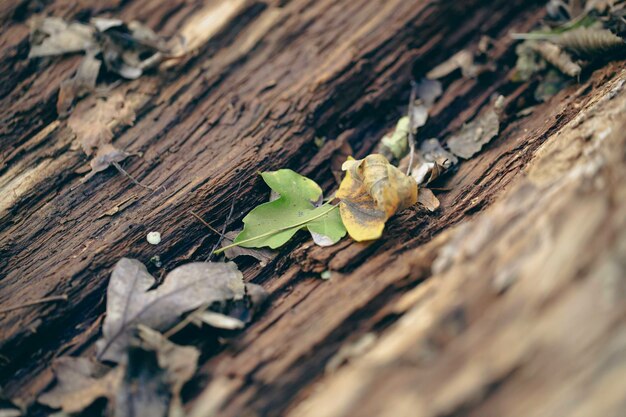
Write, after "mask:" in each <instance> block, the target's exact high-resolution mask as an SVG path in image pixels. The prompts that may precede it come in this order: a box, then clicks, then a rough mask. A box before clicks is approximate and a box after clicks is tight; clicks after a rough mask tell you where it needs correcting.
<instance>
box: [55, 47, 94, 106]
mask: <svg viewBox="0 0 626 417" xmlns="http://www.w3.org/2000/svg"><path fill="white" fill-rule="evenodd" d="M100 64H101V62H100V61H99V60H97V59H96V58H95V55H94V54H93V53H88V54H87V55H85V57H84V58H83V60H82V61H81V63H80V66H79V67H78V70H77V71H76V75H74V77H72V78H70V79H68V80H65V81H63V82H62V83H61V88H60V90H59V97H58V98H57V114H58V115H59V117H67V116H68V115H69V114H70V111H71V110H72V107H73V106H74V102H75V101H76V99H78V98H81V97H82V96H84V95H86V94H87V93H90V92H92V91H93V90H94V89H95V88H96V80H97V79H98V74H99V73H100Z"/></svg>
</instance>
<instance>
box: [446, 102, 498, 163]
mask: <svg viewBox="0 0 626 417" xmlns="http://www.w3.org/2000/svg"><path fill="white" fill-rule="evenodd" d="M503 107H504V97H503V96H499V97H498V98H497V99H496V100H495V102H494V104H493V106H492V108H490V109H489V110H487V111H486V112H484V113H482V114H481V115H480V116H478V117H476V118H475V119H474V120H473V121H471V122H470V123H467V124H465V125H463V127H462V128H461V129H460V130H459V131H458V132H456V133H453V134H452V136H450V137H449V138H448V140H447V144H448V147H449V148H450V151H451V152H452V153H453V154H455V155H456V156H458V157H460V158H463V159H469V158H471V157H472V156H474V154H476V153H477V152H478V151H480V150H481V149H482V147H483V146H484V145H485V144H487V143H489V141H491V139H493V138H494V137H496V136H497V135H498V132H499V130H500V114H501V112H502V109H503Z"/></svg>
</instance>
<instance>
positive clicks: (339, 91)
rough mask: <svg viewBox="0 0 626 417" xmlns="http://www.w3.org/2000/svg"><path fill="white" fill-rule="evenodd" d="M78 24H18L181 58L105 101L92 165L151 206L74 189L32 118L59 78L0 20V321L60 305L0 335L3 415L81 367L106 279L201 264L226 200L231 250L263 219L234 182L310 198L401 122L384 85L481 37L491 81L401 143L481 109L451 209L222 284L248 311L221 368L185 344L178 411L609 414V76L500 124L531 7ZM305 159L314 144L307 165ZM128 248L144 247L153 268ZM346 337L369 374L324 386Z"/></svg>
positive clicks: (80, 8)
mask: <svg viewBox="0 0 626 417" xmlns="http://www.w3.org/2000/svg"><path fill="white" fill-rule="evenodd" d="M84 3H87V2H84ZM84 3H79V4H76V2H67V1H60V0H59V1H53V2H47V3H46V4H45V6H43V11H44V12H45V13H48V14H53V15H59V16H63V17H67V18H73V17H81V18H85V17H87V16H89V15H98V14H102V13H104V14H109V15H114V16H119V17H121V18H123V19H127V20H131V19H139V20H141V21H144V22H145V23H147V24H148V25H150V26H151V27H153V28H155V29H157V30H158V31H159V32H161V33H164V34H169V35H173V34H176V33H183V34H185V35H186V37H187V38H188V39H189V42H190V45H191V46H192V47H194V48H197V53H196V54H194V55H193V56H190V57H189V58H187V59H186V60H185V62H183V63H181V64H179V65H177V66H174V67H171V68H169V69H164V70H163V71H161V72H159V73H157V74H152V75H150V76H147V77H142V78H141V79H140V80H138V81H134V82H129V83H125V84H124V85H122V86H120V87H118V88H121V89H128V93H127V97H128V104H129V105H130V106H132V107H133V108H134V109H135V111H136V113H137V120H136V122H135V124H134V126H132V127H121V128H119V129H117V130H116V137H115V141H114V143H115V144H116V145H118V146H119V147H122V148H124V149H126V150H128V151H131V152H143V157H142V158H134V159H130V160H128V161H125V162H124V167H125V168H126V169H127V170H128V171H129V172H131V173H132V174H133V175H135V176H136V177H138V178H139V179H140V180H141V181H142V182H144V183H146V184H149V185H150V186H152V187H154V188H157V187H161V186H164V187H165V190H163V189H161V190H159V191H157V192H156V193H150V192H148V191H146V190H143V189H140V188H138V187H133V186H132V184H130V183H129V181H128V180H126V179H125V178H123V177H121V176H120V175H119V174H117V173H116V172H115V171H114V170H110V171H107V172H105V173H101V174H99V175H98V176H96V177H95V178H93V179H92V180H91V181H90V182H88V183H86V184H80V177H81V176H82V174H81V173H80V172H82V171H83V169H84V166H85V165H86V164H87V159H86V158H85V156H84V155H83V154H82V152H81V151H80V150H79V149H78V146H77V143H76V139H75V138H74V136H73V134H72V133H71V131H70V130H69V129H68V127H67V125H66V122H65V121H62V120H57V118H56V113H55V106H54V104H55V99H56V92H57V90H58V86H59V84H60V82H61V81H62V80H63V79H64V78H66V77H67V76H68V75H69V74H71V72H72V71H73V70H74V69H75V68H76V66H77V64H78V59H77V58H76V57H68V58H65V59H55V60H47V61H43V60H40V61H35V62H28V61H27V60H26V55H27V53H28V43H27V33H28V29H27V26H26V25H25V24H24V21H25V20H26V19H27V18H28V17H29V16H30V15H31V14H32V13H33V12H35V11H37V10H36V9H37V6H36V5H35V2H32V4H31V3H30V2H23V3H20V4H16V5H8V4H5V5H3V6H2V8H0V20H1V21H2V22H3V29H2V33H1V35H0V54H1V56H2V58H3V59H2V60H1V61H0V62H2V64H0V65H2V67H1V77H2V81H3V82H2V84H1V86H0V100H2V103H1V104H2V106H1V107H0V114H1V116H0V117H1V119H2V121H3V123H2V125H1V126H0V135H1V136H2V139H1V140H2V143H1V146H2V147H1V149H0V151H1V154H0V193H1V195H2V198H1V201H0V242H1V243H0V245H1V246H0V251H1V252H0V271H1V272H0V273H1V274H2V275H1V276H0V278H1V280H0V306H1V307H3V308H4V307H10V306H14V305H19V304H20V303H24V302H27V301H29V300H33V299H38V298H41V297H44V296H47V295H51V294H58V293H67V294H68V295H69V297H70V300H69V302H67V303H56V304H46V305H39V306H33V307H29V308H25V309H21V310H16V311H14V312H12V313H9V314H8V315H5V316H4V317H2V318H0V340H2V342H1V343H0V355H2V356H0V359H1V360H2V368H1V371H0V375H1V378H0V385H2V386H3V387H5V391H6V392H7V393H8V394H9V395H10V396H12V397H17V398H22V399H24V400H25V401H31V400H32V399H33V398H34V397H35V396H36V395H37V394H38V393H39V392H41V390H43V389H44V388H45V387H46V386H47V384H48V383H49V382H50V381H51V374H50V370H49V368H48V365H49V363H50V361H51V359H52V358H53V357H55V356H58V355H61V354H85V355H90V354H92V353H93V342H94V340H95V338H97V337H98V332H99V324H100V320H101V318H102V314H103V312H104V305H105V298H104V295H105V288H106V285H107V279H108V275H109V273H110V269H111V266H112V265H113V264H114V263H115V262H116V261H117V260H118V259H119V258H120V257H122V256H129V257H136V258H138V259H141V260H143V261H145V262H147V261H148V259H150V257H151V256H153V255H155V254H159V255H160V257H161V259H162V260H163V261H164V270H169V269H171V268H172V267H174V266H176V265H177V264H180V263H181V262H184V261H188V260H198V259H204V258H205V257H206V255H207V254H208V252H209V251H210V248H211V247H212V245H213V244H214V242H215V236H213V235H211V234H209V232H207V230H205V229H204V227H203V226H202V225H201V224H199V222H197V221H196V220H195V219H194V218H193V217H192V216H190V215H189V211H190V210H194V211H195V212H198V213H201V214H202V215H203V216H204V217H205V218H206V219H208V220H209V221H211V223H213V224H214V225H216V226H217V225H220V224H222V223H223V222H224V221H225V218H226V215H227V212H228V209H229V207H230V204H231V201H232V199H237V202H236V206H235V207H236V212H235V216H234V218H233V219H232V225H231V228H235V227H237V225H238V224H239V223H238V221H239V220H240V219H241V217H242V216H243V215H244V214H245V213H246V212H247V211H248V210H249V209H250V208H251V207H253V205H255V204H257V203H259V202H261V201H263V200H264V199H265V198H266V197H267V195H266V194H267V193H266V192H265V188H264V186H263V185H262V184H261V182H260V181H259V180H258V178H257V176H256V172H257V171H259V170H268V169H275V168H279V167H290V168H293V169H295V170H297V171H299V172H302V173H304V174H307V175H309V176H311V177H312V178H314V179H315V180H317V181H318V182H320V183H321V184H323V185H324V188H325V189H326V190H327V191H331V190H332V189H333V187H335V184H334V179H333V178H332V174H331V171H330V163H329V161H330V156H331V155H332V153H333V152H334V150H335V149H337V148H339V147H340V146H341V144H342V143H343V141H349V142H350V143H351V145H352V146H353V148H354V149H355V151H356V155H357V156H362V155H365V154H367V153H368V152H370V151H371V149H372V148H373V147H374V145H375V143H376V141H377V140H378V138H379V137H380V136H381V134H382V133H383V132H384V131H385V130H386V129H388V128H390V127H391V126H392V125H393V124H394V121H395V120H396V119H397V117H398V115H399V114H400V113H401V112H402V111H404V108H405V103H406V101H407V97H408V91H407V85H408V82H409V80H410V79H411V78H412V77H413V78H419V77H420V76H422V75H423V74H424V73H426V72H427V71H428V69H430V68H432V67H433V66H434V65H436V64H437V63H439V62H441V61H442V60H443V59H445V58H446V57H448V56H449V55H451V53H452V52H453V51H456V50H458V49H460V48H462V47H466V46H472V45H474V46H475V45H476V43H477V42H478V39H479V38H480V36H481V35H482V34H488V35H490V36H491V37H493V38H494V39H497V40H498V41H497V43H496V47H495V51H496V52H495V56H496V61H497V64H498V71H497V72H496V73H493V74H486V75H485V76H484V77H481V79H479V80H454V81H452V82H451V83H450V84H449V85H447V88H446V91H445V94H444V96H443V97H442V99H441V100H440V101H439V103H438V104H437V106H436V108H435V109H434V111H433V115H432V117H433V118H432V120H431V121H430V122H429V125H428V128H427V129H426V130H425V132H424V133H423V134H424V137H431V136H438V137H443V136H444V135H445V134H446V133H447V132H450V131H451V130H452V129H454V128H457V127H459V126H460V125H461V124H462V123H463V122H465V121H467V120H468V119H469V118H471V117H472V116H473V115H475V114H476V113H477V112H479V111H480V109H481V108H482V107H483V106H484V105H486V104H487V103H488V102H489V98H490V96H491V95H492V94H493V93H494V92H496V91H498V92H500V93H502V94H505V95H506V96H507V114H508V117H507V119H506V120H505V122H504V126H503V127H504V129H503V132H502V134H501V135H500V136H499V137H498V138H497V139H496V140H494V142H493V143H492V144H490V145H489V146H488V147H487V148H486V149H485V150H484V151H483V152H482V153H481V154H479V155H478V156H477V157H475V158H474V159H472V160H471V161H468V162H465V163H463V164H462V165H461V167H460V169H459V171H458V172H457V173H455V174H454V175H453V176H451V177H450V178H449V179H448V180H447V181H446V182H445V183H443V184H442V185H441V186H442V187H447V188H450V189H451V191H450V192H446V193H441V194H439V197H440V199H441V202H442V209H441V210H440V211H439V212H437V213H435V214H429V213H426V212H424V211H421V210H419V209H417V208H414V209H410V210H407V211H405V212H403V213H401V214H400V215H399V216H397V217H396V218H394V219H393V220H392V221H391V222H390V223H389V225H388V228H387V231H386V232H385V235H384V238H383V239H381V240H380V241H377V242H374V243H371V244H355V243H351V242H350V241H348V240H346V241H344V242H342V243H340V244H339V245H337V246H336V247H332V248H318V247H312V246H311V244H310V243H302V242H304V240H301V241H300V242H294V243H293V244H289V245H287V246H286V247H285V248H283V249H282V250H281V251H280V254H279V255H278V256H277V257H276V259H275V260H274V262H272V263H270V264H269V265H268V266H266V267H265V268H260V267H258V266H255V265H253V264H244V265H242V268H243V269H244V274H245V276H246V278H247V279H249V280H253V281H254V282H257V283H260V284H262V285H264V287H265V288H266V289H268V290H269V291H270V292H271V294H272V297H271V304H270V306H269V308H268V309H267V310H266V311H265V313H264V314H263V315H262V316H261V317H260V318H259V320H258V321H257V322H256V323H255V324H254V325H253V326H252V327H251V328H249V329H248V330H246V332H245V333H243V334H242V335H241V336H240V337H238V338H237V339H235V340H234V341H233V342H232V343H231V344H229V345H227V346H226V347H222V348H218V347H215V346H213V345H211V344H210V343H207V346H205V352H206V355H205V356H206V359H205V361H204V364H203V366H202V368H201V371H200V375H199V376H198V378H196V381H194V384H192V385H193V386H192V387H190V389H189V390H188V391H189V392H188V393H187V398H188V399H189V407H190V409H191V410H192V415H193V416H197V417H200V416H209V415H225V416H240V415H246V413H249V414H250V415H255V414H258V415H282V414H289V415H311V416H322V415H329V416H331V415H332V416H340V415H341V416H353V415H394V416H396V415H407V416H408V415H411V416H413V415H424V416H427V415H428V416H430V415H432V416H435V415H437V416H441V415H450V416H451V415H466V414H467V415H480V416H485V415H508V413H509V412H510V414H511V415H522V413H525V415H546V416H548V415H581V416H586V415H603V416H605V415H607V416H608V415H620V414H619V412H618V411H619V410H620V409H623V406H624V403H625V401H626V399H625V395H624V389H620V388H622V387H621V386H620V384H619V383H617V382H615V381H618V380H619V378H620V377H621V378H624V377H625V375H626V374H625V373H624V370H623V366H624V363H625V362H624V360H625V358H624V350H625V349H626V346H625V345H626V342H624V333H623V326H622V327H620V320H623V317H624V303H623V296H624V283H623V277H624V265H623V262H622V263H620V259H621V260H623V259H624V231H625V227H624V226H625V225H624V223H623V222H624V217H626V216H625V215H624V213H625V207H624V205H625V204H626V203H625V201H624V197H625V195H624V193H625V191H624V186H623V183H624V179H625V178H624V175H625V173H624V152H623V149H624V145H625V143H624V142H625V139H624V135H623V131H624V127H625V126H623V125H622V123H623V121H622V120H621V118H620V112H623V110H624V103H625V102H626V99H625V95H626V92H624V91H623V90H622V88H621V84H622V83H623V82H624V80H625V79H626V74H625V73H624V71H623V69H622V68H623V63H622V62H618V63H612V64H610V65H609V66H607V67H605V68H602V69H599V70H597V71H595V72H594V73H593V74H592V75H591V76H589V77H586V78H584V79H583V80H582V81H581V84H580V85H577V86H573V87H571V88H569V89H567V90H565V91H563V92H561V93H560V94H559V95H558V96H557V97H555V98H554V99H552V101H551V102H549V103H547V104H545V105H542V106H540V107H539V108H537V109H536V110H535V112H534V113H533V114H532V115H531V116H529V117H526V118H522V119H518V118H516V117H515V115H514V114H515V112H516V111H517V110H519V108H521V107H522V106H523V103H524V101H525V100H526V97H527V96H528V94H529V93H528V91H529V90H528V86H527V85H525V84H521V85H519V84H512V83H510V82H509V81H508V69H509V68H510V66H511V65H512V63H513V62H514V54H513V51H512V48H510V45H511V40H510V39H509V38H508V37H507V36H506V34H507V33H508V32H509V31H511V30H516V31H524V30H527V29H528V28H530V27H532V25H533V24H534V23H535V22H536V21H537V20H538V19H539V17H540V16H541V15H542V10H541V9H540V8H539V7H538V4H537V2H531V1H522V0H517V1H495V2H482V1H468V2H435V1H419V0H415V1H406V0H404V1H382V0H381V1H368V0H362V1H341V2H337V1H331V0H328V1H324V0H321V1H304V0H302V1H300V0H291V1H282V2H278V1H276V2H271V1H267V2H250V1H244V0H233V1H226V2H222V1H205V2H200V1H186V2H183V1H172V2H153V1H148V0H133V1H130V2H119V1H108V2H97V6H94V5H93V4H96V3H95V2H94V3H93V4H84ZM461 3H462V4H461ZM611 96H614V97H613V98H612V99H611V98H610V97H611ZM585 115H586V116H585ZM316 136H326V137H327V138H328V139H329V140H328V141H327V142H326V144H325V145H324V146H323V147H322V148H321V149H318V148H317V147H316V146H315V145H314V138H315V137H316ZM239 184H241V190H240V192H239V193H238V194H236V195H235V190H236V189H237V188H238V186H239ZM116 207H118V209H117V211H116V209H115V208H116ZM487 207H488V208H487ZM485 208H487V209H486V210H485ZM149 230H159V231H160V232H161V233H162V235H163V237H164V240H163V243H162V244H161V245H159V246H158V249H155V248H154V247H150V245H149V244H148V243H147V242H146V241H145V234H146V232H147V231H149ZM446 248H449V250H448V249H446ZM620 251H621V252H620ZM445 253H450V254H451V255H448V257H449V260H448V261H449V262H448V263H449V265H448V264H447V263H445V262H444V260H445V259H446V258H445V256H446V255H445ZM436 259H437V260H436ZM435 260H436V261H435ZM433 262H435V266H434V265H433ZM437 265H438V266H437ZM325 269H331V270H333V271H336V273H335V274H334V275H333V278H332V279H331V280H330V281H329V282H326V281H322V280H320V279H319V278H317V277H316V274H317V273H319V272H321V271H323V270H325ZM156 272H157V274H158V272H159V271H156ZM494 282H496V283H494ZM505 284H507V285H510V288H508V289H506V290H504V289H503V288H500V287H498V285H505ZM370 332H371V333H373V334H376V335H378V336H379V337H378V339H377V341H376V342H375V343H374V345H373V347H372V348H371V350H370V352H369V353H366V354H365V355H364V356H363V357H361V358H357V359H355V360H354V361H352V362H351V363H348V364H347V365H345V366H343V367H340V368H339V370H338V371H337V372H336V373H334V374H330V373H328V374H326V373H325V371H324V367H325V365H326V364H327V363H328V361H329V360H330V359H331V358H332V357H333V355H335V354H336V353H337V352H338V351H339V349H340V347H341V346H345V345H347V344H350V343H352V342H354V341H355V340H358V339H359V338H360V337H362V336H363V335H364V334H366V333H370ZM204 387H206V390H205V391H203V392H202V391H201V390H202V389H203V388H204ZM583 389H584V390H587V391H586V392H585V393H582V390H583ZM601 395H602V396H601ZM544 406H545V407H544ZM194 407H195V408H194ZM513 407H518V408H513ZM585 407H587V408H585ZM620 407H622V408H620ZM33 410H34V411H33V412H38V411H37V409H36V408H34V409H33ZM212 410H213V411H212ZM589 410H591V411H589ZM575 412H577V413H579V414H575ZM541 413H544V414H541Z"/></svg>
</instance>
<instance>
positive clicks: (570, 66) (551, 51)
mask: <svg viewBox="0 0 626 417" xmlns="http://www.w3.org/2000/svg"><path fill="white" fill-rule="evenodd" d="M528 45H529V47H530V48H531V49H533V50H534V51H535V52H537V53H538V54H539V55H540V56H541V57H542V58H543V59H545V60H546V61H547V62H549V63H550V64H552V65H554V66H555V67H556V68H558V69H559V70H560V71H561V72H562V73H563V74H566V75H569V76H570V77H578V76H579V75H580V72H581V71H582V67H581V66H580V65H579V64H577V63H576V62H574V60H573V58H572V57H571V56H570V55H569V54H568V53H567V52H565V51H564V50H563V49H562V48H561V47H560V46H558V45H556V44H553V43H550V42H547V41H532V42H530V43H529V44H528Z"/></svg>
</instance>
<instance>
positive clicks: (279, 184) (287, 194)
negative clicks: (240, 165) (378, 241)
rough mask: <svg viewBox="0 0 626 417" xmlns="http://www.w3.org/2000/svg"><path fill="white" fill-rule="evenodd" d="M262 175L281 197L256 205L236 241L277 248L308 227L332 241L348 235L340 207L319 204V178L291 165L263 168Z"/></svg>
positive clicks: (240, 244) (253, 245)
mask: <svg viewBox="0 0 626 417" xmlns="http://www.w3.org/2000/svg"><path fill="white" fill-rule="evenodd" d="M261 176H262V177H263V180H264V181H265V182H266V183H267V185H269V187H270V188H271V189H272V190H273V191H275V192H276V193H277V194H279V195H280V197H279V198H278V199H276V200H273V201H270V202H268V203H264V204H261V205H260V206H257V207H255V208H254V209H253V210H252V211H251V212H250V213H248V215H247V216H246V217H244V218H243V223H244V228H243V230H242V231H241V233H239V235H238V236H237V237H236V238H235V241H234V242H233V245H239V246H243V247H246V248H259V247H263V246H269V247H270V248H272V249H275V248H277V247H279V246H282V245H283V244H285V243H286V242H287V241H288V240H289V239H291V238H292V237H293V235H295V234H296V232H297V231H298V230H300V229H304V228H306V229H308V230H309V232H311V233H315V234H317V235H321V236H324V237H327V238H328V239H326V240H328V241H330V242H332V243H336V242H338V241H339V240H340V239H341V238H342V237H344V236H345V234H346V228H345V227H344V225H343V223H342V221H341V216H340V215H339V209H338V208H337V207H336V206H333V205H330V204H323V205H321V206H319V207H316V204H318V203H320V202H321V201H322V189H321V188H320V187H319V186H318V185H317V184H316V183H315V181H312V180H310V179H308V178H306V177H303V176H302V175H300V174H298V173H296V172H294V171H292V170H290V169H281V170H278V171H273V172H263V173H261ZM222 249H224V248H222ZM216 252H217V251H216Z"/></svg>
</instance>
